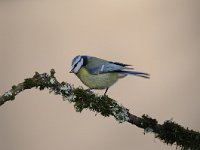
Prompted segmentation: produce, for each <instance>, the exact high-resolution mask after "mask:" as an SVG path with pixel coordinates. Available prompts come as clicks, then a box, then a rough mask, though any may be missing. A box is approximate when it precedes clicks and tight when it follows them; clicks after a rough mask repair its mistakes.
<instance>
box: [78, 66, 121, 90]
mask: <svg viewBox="0 0 200 150" xmlns="http://www.w3.org/2000/svg"><path fill="white" fill-rule="evenodd" d="M76 75H77V76H78V78H79V79H80V80H81V81H82V82H83V83H84V84H85V85H86V86H88V87H89V88H91V89H105V88H108V87H110V86H112V85H113V84H114V83H115V82H117V80H118V78H119V74H118V73H102V74H97V75H92V74H89V72H88V71H87V70H86V69H85V68H84V67H82V68H81V69H80V70H79V71H78V73H77V74H76Z"/></svg>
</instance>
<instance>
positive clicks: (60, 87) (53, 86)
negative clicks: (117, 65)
mask: <svg viewBox="0 0 200 150" xmlns="http://www.w3.org/2000/svg"><path fill="white" fill-rule="evenodd" d="M54 75H55V71H54V70H53V69H52V70H51V72H50V74H47V73H43V74H39V73H37V72H36V73H35V75H34V76H33V77H32V78H27V79H25V80H24V82H22V83H19V84H18V85H13V86H12V89H11V90H9V91H8V92H5V93H4V94H3V95H2V96H1V97H0V105H3V104H4V103H5V102H7V101H11V100H14V99H15V96H16V95H17V94H19V93H20V92H23V91H24V90H26V89H31V88H39V89H40V90H43V89H48V90H49V91H50V93H51V92H54V94H56V95H61V96H62V97H63V100H64V101H66V100H68V101H69V102H70V103H74V108H75V110H76V111H77V112H81V111H82V110H83V109H89V110H91V111H94V112H97V113H100V114H101V115H103V116H105V117H108V116H113V117H115V119H116V120H117V121H118V122H119V123H123V122H129V123H131V124H133V125H136V126H137V127H139V128H142V129H144V133H148V132H150V133H154V134H155V137H156V138H158V139H160V140H161V141H163V142H164V143H166V144H170V145H172V144H176V145H177V146H178V147H180V148H181V149H184V150H186V149H190V150H199V149H200V133H199V132H197V131H193V130H189V129H188V128H184V127H182V126H181V125H179V124H177V123H175V122H173V121H171V120H167V121H165V122H164V123H163V124H158V122H157V120H156V119H152V118H151V117H149V116H148V115H143V116H142V117H137V116H135V115H133V114H131V113H130V112H129V110H128V109H127V108H125V107H124V106H122V105H119V104H118V103H117V102H116V101H115V100H113V99H111V98H109V97H108V96H98V95H96V94H94V93H92V92H91V91H88V90H84V89H83V88H82V87H78V88H74V86H73V85H70V84H69V83H66V82H62V83H60V82H58V81H57V79H56V77H55V76H54Z"/></svg>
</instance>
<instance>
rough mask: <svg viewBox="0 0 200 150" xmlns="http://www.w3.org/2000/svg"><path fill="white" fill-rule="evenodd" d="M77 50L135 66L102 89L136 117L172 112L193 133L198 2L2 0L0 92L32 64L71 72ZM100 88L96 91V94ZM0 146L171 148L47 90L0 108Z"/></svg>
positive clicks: (196, 124) (17, 149)
mask: <svg viewBox="0 0 200 150" xmlns="http://www.w3.org/2000/svg"><path fill="white" fill-rule="evenodd" d="M78 54H87V55H93V56H98V57H101V58H105V59H108V60H112V61H119V62H124V63H128V64H133V65H134V67H135V68H136V70H138V71H144V72H148V73H150V74H151V79H150V80H146V79H143V78H139V77H127V78H125V79H123V80H121V81H119V82H118V83H117V84H115V85H114V86H113V87H111V88H110V90H109V91H108V94H109V96H110V97H112V98H114V99H116V100H117V101H118V102H119V103H120V104H123V105H124V106H126V107H127V108H129V109H130V111H131V112H132V113H134V114H136V115H139V116H140V115H142V114H144V113H145V114H148V115H150V116H151V117H153V118H157V119H158V121H159V123H163V121H165V120H168V119H173V120H175V121H176V122H177V123H179V124H181V125H183V126H184V127H189V128H190V129H194V130H197V131H200V120H199V116H200V110H199V106H200V100H199V97H200V91H199V85H200V78H199V75H200V67H199V64H200V1H199V0H65V1H47V0H38V1H33V0H32V1H31V0H27V1H25V0H9V1H6V0H5V1H1V2H0V69H1V72H0V73H1V76H0V77H1V79H0V85H1V86H0V93H1V94H3V93H4V92H5V91H7V90H8V89H10V88H11V86H12V85H13V84H17V83H19V82H22V81H23V79H24V78H27V77H31V76H32V75H33V74H34V72H35V71H38V72H40V73H43V72H49V71H50V69H51V68H54V69H55V70H56V77H57V78H58V79H59V81H67V82H69V83H73V84H74V85H75V86H79V85H82V83H81V82H80V81H79V79H78V78H77V77H76V76H74V75H73V74H69V73H68V72H69V70H70V65H71V59H72V58H73V57H74V56H75V55H78ZM97 92H98V93H103V91H97ZM0 149H1V150H45V149H48V150H55V149H56V150H64V149H65V150H66V149H72V150H85V149H87V150H102V149H104V150H121V149H124V150H133V149H135V150H137V149H138V150H146V149H148V150H161V149H162V150H175V149H176V146H172V147H171V146H167V145H166V144H163V143H162V142H160V141H159V140H157V139H155V138H154V136H153V134H146V135H144V134H143V130H141V129H139V128H137V127H135V126H133V125H131V124H129V123H123V124H118V123H117V122H116V121H115V120H114V118H113V117H110V118H104V117H102V116H101V115H97V116H95V113H93V112H90V111H88V110H84V111H83V112H82V113H77V112H75V111H74V108H73V105H72V104H69V103H68V102H63V101H62V98H61V97H60V96H55V95H53V94H49V93H48V91H47V90H45V91H42V92H40V91H38V90H35V89H32V90H28V91H25V92H23V93H21V94H19V95H18V96H17V97H16V99H15V101H13V102H7V103H6V104H4V105H3V106H1V107H0Z"/></svg>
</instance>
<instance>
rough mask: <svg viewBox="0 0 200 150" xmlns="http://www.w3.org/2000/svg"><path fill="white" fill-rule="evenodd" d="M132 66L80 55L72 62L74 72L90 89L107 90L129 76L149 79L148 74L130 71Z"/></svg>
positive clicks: (72, 71)
mask: <svg viewBox="0 0 200 150" xmlns="http://www.w3.org/2000/svg"><path fill="white" fill-rule="evenodd" d="M130 66H131V65H127V64H124V63H119V62H112V61H107V60H104V59H100V58H97V57H92V56H84V55H78V56H76V57H75V58H74V59H73V60H72V70H71V71H70V73H74V74H75V75H76V76H77V77H78V78H79V79H80V80H81V81H82V83H83V84H85V85H86V86H87V87H89V88H90V89H106V90H105V93H104V95H106V93H107V91H108V88H109V87H111V86H112V85H113V84H114V83H116V82H117V81H118V79H121V78H123V77H126V76H127V75H135V76H139V77H144V78H149V74H148V73H143V72H136V71H130V70H132V69H133V68H130Z"/></svg>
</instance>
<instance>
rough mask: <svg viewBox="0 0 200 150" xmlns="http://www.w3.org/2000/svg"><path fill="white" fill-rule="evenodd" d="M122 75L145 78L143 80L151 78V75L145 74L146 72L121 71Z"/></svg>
mask: <svg viewBox="0 0 200 150" xmlns="http://www.w3.org/2000/svg"><path fill="white" fill-rule="evenodd" d="M120 73H122V74H124V75H135V76H139V77H143V78H147V79H149V78H150V74H148V73H144V72H137V71H121V72H120Z"/></svg>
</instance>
